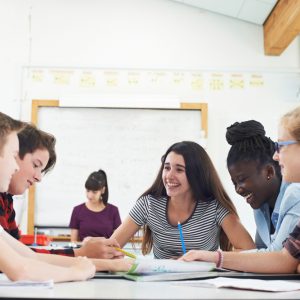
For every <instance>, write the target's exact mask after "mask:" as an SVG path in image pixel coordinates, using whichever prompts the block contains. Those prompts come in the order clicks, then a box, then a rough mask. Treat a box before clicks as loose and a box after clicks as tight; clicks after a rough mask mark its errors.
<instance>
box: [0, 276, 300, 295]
mask: <svg viewBox="0 0 300 300" xmlns="http://www.w3.org/2000/svg"><path fill="white" fill-rule="evenodd" d="M293 282H297V283H299V287H300V281H295V280H293ZM1 298H16V299H27V298H30V299H111V300H112V299H124V300H125V299H144V300H146V299H300V290H299V291H294V292H280V293H278V292H276V293H274V292H259V291H249V290H237V289H225V288H219V289H218V288H205V287H189V286H179V285H176V282H175V281H172V282H135V281H130V280H126V279H91V280H88V281H82V282H68V283H56V284H54V288H41V287H5V288H4V287H1V288H0V299H1Z"/></svg>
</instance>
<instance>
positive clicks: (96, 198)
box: [69, 170, 121, 242]
mask: <svg viewBox="0 0 300 300" xmlns="http://www.w3.org/2000/svg"><path fill="white" fill-rule="evenodd" d="M85 189H86V196H87V201H86V202H85V203H82V204H80V205H78V206H75V207H74V209H73V212H72V216H71V221H70V225H69V227H70V228H71V241H72V242H78V241H83V239H84V238H86V237H90V236H98V237H105V238H109V237H110V236H111V235H112V233H113V232H114V230H115V229H116V228H117V227H118V226H119V225H120V224H121V218H120V214H119V210H118V208H117V207H116V206H114V205H112V204H108V203H107V202H108V185H107V177H106V174H105V172H104V171H103V170H99V171H96V172H93V173H91V174H90V175H89V177H88V178H87V180H86V182H85Z"/></svg>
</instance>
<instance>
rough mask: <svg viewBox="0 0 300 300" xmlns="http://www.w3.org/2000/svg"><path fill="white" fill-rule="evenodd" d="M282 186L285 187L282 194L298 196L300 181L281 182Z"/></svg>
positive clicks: (299, 194)
mask: <svg viewBox="0 0 300 300" xmlns="http://www.w3.org/2000/svg"><path fill="white" fill-rule="evenodd" d="M282 185H283V187H285V191H284V194H285V195H290V196H295V197H297V198H298V197H299V196H300V183H297V182H292V183H283V184H282ZM299 200H300V198H299Z"/></svg>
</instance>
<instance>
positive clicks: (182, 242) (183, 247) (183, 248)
mask: <svg viewBox="0 0 300 300" xmlns="http://www.w3.org/2000/svg"><path fill="white" fill-rule="evenodd" d="M177 227H178V230H179V235H180V241H181V247H182V252H183V254H185V253H186V249H185V244H184V239H183V234H182V228H181V224H180V222H178V225H177Z"/></svg>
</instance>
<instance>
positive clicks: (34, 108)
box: [27, 99, 208, 234]
mask: <svg viewBox="0 0 300 300" xmlns="http://www.w3.org/2000/svg"><path fill="white" fill-rule="evenodd" d="M41 107H64V106H60V102H59V100H46V99H45V100H43V99H33V100H32V104H31V122H32V123H33V124H35V125H37V126H38V113H39V109H40V108H41ZM68 107H72V106H69V105H68ZM74 107H76V108H78V106H75V105H74ZM79 107H82V108H85V107H87V106H79ZM93 107H95V108H104V107H103V106H101V105H99V106H93ZM105 108H107V107H106V106H105ZM110 108H116V109H122V108H124V109H128V108H129V109H130V108H135V107H127V106H126V107H110ZM152 108H154V109H162V108H160V107H157V108H155V107H152ZM164 109H168V110H178V109H179V110H180V109H182V110H196V111H199V112H200V114H201V124H200V130H204V132H205V137H207V133H208V118H207V114H208V105H207V103H196V102H193V103H189V102H181V103H180V105H179V108H174V107H170V108H164ZM34 216H35V186H34V185H32V186H30V188H29V192H28V211H27V234H34Z"/></svg>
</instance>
